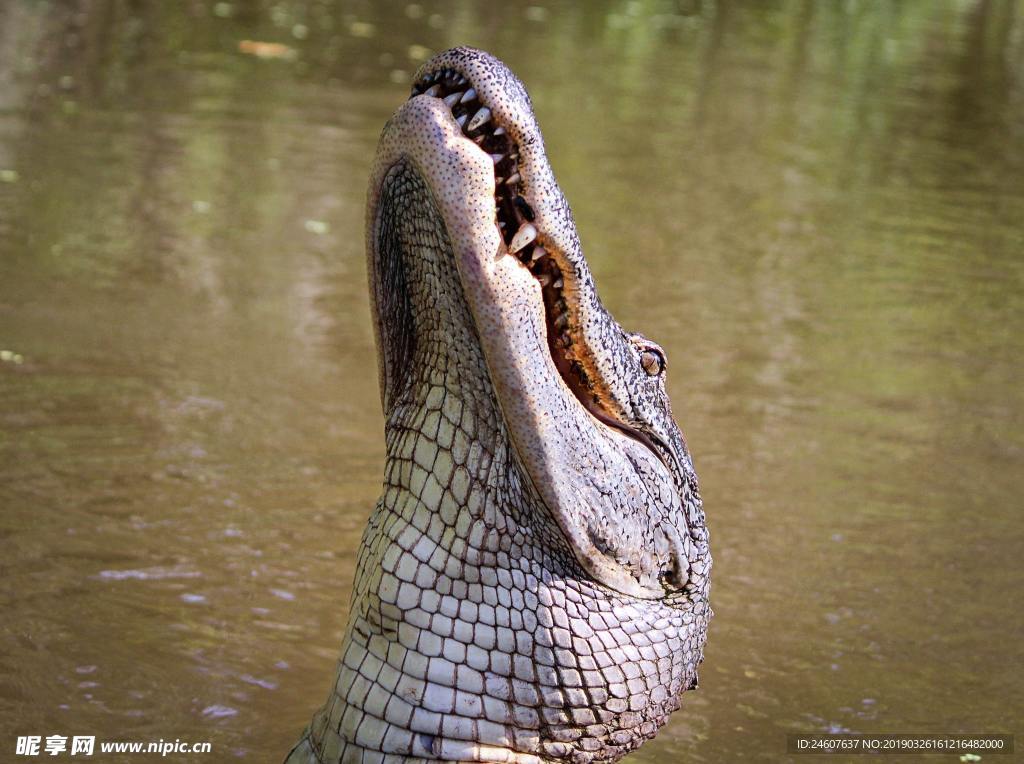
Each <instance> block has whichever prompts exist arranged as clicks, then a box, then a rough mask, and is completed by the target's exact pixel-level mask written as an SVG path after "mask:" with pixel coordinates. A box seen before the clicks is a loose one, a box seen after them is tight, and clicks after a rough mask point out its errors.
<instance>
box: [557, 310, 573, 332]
mask: <svg viewBox="0 0 1024 764" xmlns="http://www.w3.org/2000/svg"><path fill="white" fill-rule="evenodd" d="M554 323H555V328H556V329H558V330H559V331H561V330H562V329H564V328H565V327H566V325H567V324H568V323H569V315H568V314H567V313H560V314H558V315H557V316H555V322H554Z"/></svg>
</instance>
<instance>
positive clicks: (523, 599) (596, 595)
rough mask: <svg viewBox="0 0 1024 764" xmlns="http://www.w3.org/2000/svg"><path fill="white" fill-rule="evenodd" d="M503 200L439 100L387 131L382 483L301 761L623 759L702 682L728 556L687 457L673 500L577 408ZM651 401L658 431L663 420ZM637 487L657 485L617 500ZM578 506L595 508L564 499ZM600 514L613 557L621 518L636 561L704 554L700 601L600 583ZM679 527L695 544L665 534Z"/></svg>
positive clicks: (497, 77)
mask: <svg viewBox="0 0 1024 764" xmlns="http://www.w3.org/2000/svg"><path fill="white" fill-rule="evenodd" d="M456 59H458V61H459V62H460V64H459V65H460V66H462V67H463V68H462V69H460V71H464V72H465V73H466V74H467V76H473V77H479V71H476V70H474V72H475V73H474V74H473V75H471V74H470V72H469V71H468V69H469V68H471V67H472V66H476V67H482V68H483V69H487V70H488V71H490V72H491V74H492V75H493V82H492V84H491V85H490V87H493V89H494V92H497V89H498V88H502V89H503V90H502V92H503V93H504V95H503V96H502V97H503V98H504V99H505V102H504V103H505V106H504V107H503V108H505V109H506V111H509V110H513V109H517V110H519V111H520V112H522V114H526V115H528V117H529V121H530V122H531V123H532V119H533V117H532V112H531V111H530V106H529V101H528V99H527V98H526V95H525V91H524V90H523V89H522V87H521V85H519V83H518V80H515V78H514V77H512V76H511V74H510V73H508V70H507V69H505V68H504V67H503V66H501V65H500V63H497V64H496V61H495V59H493V58H491V57H489V56H485V54H479V53H478V52H474V51H469V50H468V49H459V50H457V51H451V52H448V53H445V54H442V55H441V56H440V57H439V58H438V59H435V60H433V61H432V62H430V63H428V64H427V67H432V66H433V67H438V66H442V65H451V63H452V61H454V60H456ZM439 62H440V63H439ZM488 68H489V69H488ZM473 82H474V84H478V87H480V88H482V87H485V85H480V84H479V83H481V82H483V80H477V79H474V80H473ZM490 97H496V96H493V95H492V96H490ZM493 102H494V101H488V103H493ZM523 124H524V125H525V127H521V128H517V129H519V130H520V132H519V138H520V139H523V140H525V139H527V138H531V134H530V133H529V129H528V128H529V124H526V123H525V122H524V123H523ZM532 129H533V130H534V132H535V135H533V136H532V138H533V142H532V143H530V144H529V145H531V146H536V147H538V149H537V150H538V151H539V154H538V155H537V158H536V159H535V162H537V163H538V165H537V166H538V167H540V163H541V162H543V167H542V168H541V169H539V170H538V171H537V176H536V177H538V178H541V179H543V173H544V172H546V173H547V175H548V176H550V169H549V168H547V164H546V161H545V160H543V148H542V144H541V142H540V134H539V131H536V129H535V124H534V126H533V128H532ZM551 183H552V186H551V188H552V189H553V190H552V191H551V193H557V198H558V199H559V200H560V199H561V192H560V191H558V188H557V185H554V181H553V178H552V179H551ZM493 193H494V179H493V171H492V167H491V162H490V159H488V158H487V156H486V155H484V154H483V152H481V151H480V150H479V148H478V147H476V146H475V145H474V144H473V143H472V142H471V141H470V140H468V139H467V138H465V137H464V136H462V135H461V134H460V132H459V129H458V127H457V125H456V124H455V122H454V120H453V119H452V118H451V115H450V113H448V112H447V111H446V110H445V109H444V106H443V104H442V103H441V102H440V100H439V99H437V98H432V97H429V96H419V97H416V98H413V99H412V100H410V101H409V102H408V103H407V104H406V105H405V106H403V107H402V109H401V110H400V111H399V112H398V113H397V114H396V115H395V117H394V118H393V119H392V120H391V121H390V122H389V124H388V126H387V127H386V129H385V131H384V134H383V135H382V138H381V144H380V147H379V149H378V157H377V162H376V164H375V169H374V172H373V176H372V178H371V184H370V193H369V199H368V210H367V242H368V268H369V275H370V285H371V295H372V301H373V308H374V315H375V322H376V323H375V327H376V332H377V342H378V350H379V359H380V364H381V368H380V371H381V395H382V401H383V405H384V413H385V441H386V466H385V475H384V485H383V489H382V494H381V497H380V499H379V501H378V503H377V505H376V507H375V509H374V510H373V513H372V514H371V516H370V518H369V521H368V523H367V527H366V530H365V532H364V535H363V539H362V543H361V545H360V551H359V559H358V561H357V565H356V578H355V583H354V587H353V593H352V605H351V611H350V617H349V622H348V624H347V626H346V629H345V634H344V640H343V644H342V648H341V658H340V661H339V664H338V668H337V673H336V676H335V680H334V682H333V683H332V685H331V688H330V691H329V693H328V698H327V701H326V703H325V704H324V705H323V707H322V708H321V709H320V710H319V711H318V712H317V713H316V714H315V715H314V717H313V720H312V722H311V724H310V727H309V728H308V730H307V731H306V733H305V734H304V735H303V737H302V738H301V740H300V742H299V743H298V744H297V745H296V747H295V748H294V749H293V751H292V753H291V754H290V756H289V758H288V762H289V763H290V764H298V763H299V762H303V763H305V762H318V763H320V764H326V763H327V762H361V763H363V764H369V763H370V762H373V763H374V764H378V763H382V762H418V761H438V760H442V761H474V762H481V761H507V762H520V763H521V764H533V763H534V762H540V761H571V762H590V761H614V760H616V759H618V758H620V757H622V756H623V755H625V754H626V753H628V752H629V751H631V750H633V749H635V748H636V747H637V746H639V745H640V744H641V743H642V742H643V741H644V740H647V739H649V738H650V737H652V736H653V735H654V734H655V732H656V731H657V729H658V728H659V727H660V726H661V725H662V724H663V723H664V722H665V721H666V720H667V718H668V715H669V714H670V713H671V712H672V711H674V710H675V709H677V708H678V707H679V705H680V697H681V695H682V693H683V691H684V690H686V689H688V688H690V687H692V686H693V685H694V684H695V681H696V672H697V666H698V664H699V663H700V661H701V660H702V650H703V645H704V639H705V634H706V630H707V623H708V619H709V618H710V616H711V611H710V609H709V607H708V603H707V566H708V565H709V564H710V559H709V558H707V561H706V563H705V562H704V557H702V556H701V554H702V553H701V552H700V550H699V549H698V546H697V543H696V541H695V539H705V538H706V536H705V535H704V533H705V532H704V530H703V514H702V512H701V510H700V498H699V494H698V493H697V490H696V482H695V478H694V479H693V482H692V483H691V482H687V481H688V480H689V479H690V478H689V474H690V473H692V466H691V465H690V463H689V456H688V454H686V452H685V446H684V450H683V451H682V452H681V453H682V455H683V456H682V457H680V458H681V461H680V464H681V465H682V466H681V467H679V468H674V469H676V470H677V472H678V473H679V475H681V476H682V477H681V478H679V479H680V480H681V481H682V482H681V483H680V486H681V487H679V488H678V491H676V490H675V489H674V488H673V484H672V483H671V480H670V478H669V477H666V476H668V475H669V472H667V471H666V468H664V467H663V466H662V465H661V462H660V461H659V460H658V459H657V458H656V457H655V456H654V455H652V453H651V452H650V451H649V450H648V449H646V448H645V447H644V446H642V445H641V444H639V442H637V441H635V440H632V439H629V438H627V437H626V436H625V435H622V434H621V433H619V432H618V431H617V430H609V428H607V427H605V426H604V425H601V424H600V423H598V422H596V421H595V420H594V419H593V417H592V416H591V415H590V414H589V413H588V412H587V411H586V410H584V409H583V407H582V406H580V405H579V403H578V401H577V400H576V398H575V397H574V395H573V394H572V392H571V391H569V390H568V389H567V388H566V385H565V384H564V382H562V380H561V378H560V377H559V375H558V371H557V369H556V368H555V366H554V363H553V361H552V359H551V357H550V355H549V353H548V349H547V343H546V338H545V328H544V326H545V324H544V309H543V303H542V302H541V297H540V291H539V287H538V286H537V284H536V282H535V280H534V279H533V277H532V276H531V275H530V273H529V272H528V271H527V270H526V269H525V268H524V267H522V265H521V264H519V263H517V262H516V260H515V258H514V257H511V256H508V255H505V254H504V253H503V245H502V243H501V237H500V234H499V233H498V230H497V227H496V225H495V219H494V206H493ZM562 204H563V206H564V200H562ZM535 207H536V208H537V209H538V219H540V218H541V216H542V215H548V216H550V217H549V219H550V220H558V219H560V218H559V216H560V215H563V214H564V218H561V219H563V220H564V221H567V222H568V227H567V228H566V229H565V235H566V236H567V237H569V238H570V239H571V238H574V237H575V227H574V226H572V224H571V216H569V215H568V207H567V206H564V212H560V211H559V205H558V203H557V202H556V203H553V204H552V205H551V206H550V208H549V207H544V206H540V205H535ZM580 257H582V256H580ZM580 262H581V263H582V262H583V261H582V260H581V261H580ZM582 267H583V268H584V269H585V263H584V264H583V266H582ZM588 278H589V275H588ZM594 299H595V300H596V294H595V297H594ZM609 320H610V317H609ZM615 328H616V330H617V331H618V332H619V335H621V336H622V337H627V341H628V336H627V335H625V333H623V332H622V331H621V330H620V329H618V325H617V324H616V325H615ZM623 373H624V374H632V371H630V370H628V369H624V370H623ZM655 392H656V393H657V391H655ZM657 394H659V395H663V389H662V391H661V392H660V393H657ZM660 400H661V399H660V398H658V399H656V402H660ZM637 405H638V406H639V407H640V409H639V410H638V412H637V413H638V414H639V415H640V416H641V417H644V416H646V417H647V419H644V421H645V422H646V421H648V420H651V421H653V420H654V419H655V418H656V417H657V416H658V414H657V412H656V413H655V414H653V415H648V414H647V413H646V412H645V411H643V410H642V408H643V406H644V405H645V404H643V403H638V404H637ZM665 405H666V406H667V398H665ZM667 416H669V418H671V415H670V412H669V413H668V414H667ZM531 434H532V437H533V441H532V442H531V441H530V436H531ZM679 439H680V443H681V442H682V441H681V435H680V436H679ZM538 465H539V466H538ZM620 470H624V471H623V472H621V475H622V476H626V475H628V474H634V475H637V476H639V477H637V478H636V480H634V481H633V482H630V483H627V482H624V481H625V478H624V477H623V479H622V481H620V482H619V483H616V482H615V481H616V479H617V478H616V476H618V475H620V472H619V471H620ZM629 470H632V471H633V472H632V473H630V472H629ZM648 473H649V474H648ZM673 474H675V473H673ZM595 476H596V477H595ZM545 477H546V478H547V482H552V481H554V482H557V483H558V485H557V488H558V491H556V492H554V493H551V492H546V491H548V488H549V486H548V485H547V484H546V482H545V480H544V478H545ZM602 481H604V482H602ZM645 481H646V482H645ZM651 486H659V488H658V490H657V491H655V493H659V492H662V491H663V492H666V494H665V495H654V494H653V493H652V492H651V489H650V487H651ZM574 496H582V497H584V499H585V500H581V501H580V502H578V503H577V504H575V505H574V506H572V507H570V508H568V509H567V508H566V507H565V506H563V505H562V503H560V502H565V501H566V500H567V497H569V499H571V498H572V497H574ZM594 502H597V503H599V504H600V505H601V506H600V507H598V508H595V509H593V511H601V512H604V513H605V514H606V516H607V518H608V520H609V523H611V524H608V525H606V526H605V527H606V530H607V535H608V538H607V539H605V540H604V541H602V542H601V543H602V544H606V545H608V546H614V544H615V542H616V537H617V536H619V535H622V534H621V533H620V532H619V531H616V530H615V527H613V524H614V522H622V518H621V517H620V515H622V513H623V512H625V513H626V514H627V515H628V517H627V526H628V527H626V530H631V532H635V533H636V539H638V541H637V545H639V546H642V545H643V544H653V545H659V544H661V545H664V544H666V543H676V544H679V545H680V546H682V547H685V549H684V551H683V554H684V556H685V557H686V559H687V560H689V563H690V570H689V571H688V575H690V576H691V579H690V580H691V585H689V586H687V587H686V588H680V589H673V590H666V591H665V593H664V596H661V597H657V598H638V597H634V596H629V595H627V594H623V593H621V591H618V590H616V589H614V588H610V587H608V586H606V585H604V584H603V583H600V582H599V580H595V578H594V576H592V575H591V574H590V573H589V572H588V571H589V568H588V567H587V566H586V565H585V564H583V562H581V553H580V546H579V545H578V543H577V541H578V540H577V539H574V538H573V537H572V534H571V533H567V530H566V522H565V513H566V512H571V513H576V514H578V515H581V516H582V515H586V514H587V513H588V512H589V511H590V510H588V507H591V506H592V505H593V504H594ZM630 502H632V503H630ZM641 510H643V511H641ZM657 512H662V515H657V514H656V513H657ZM645 513H648V514H645ZM691 521H692V524H691ZM581 522H587V520H586V518H585V517H584V518H582V520H581ZM661 525H664V526H666V530H665V533H666V534H668V533H669V529H670V528H677V529H679V532H680V533H681V534H682V536H683V537H684V538H682V539H679V538H673V539H667V536H666V538H664V539H662V538H661V537H657V538H656V534H655V535H651V534H652V530H651V529H652V528H657V527H660V526H661ZM581 527H582V526H581ZM594 527H596V528H597V529H598V531H600V524H598V525H597V526H594ZM624 527H625V526H624ZM644 534H648V535H646V536H645V535H644ZM677 535H678V534H677ZM658 539H660V540H658ZM663 552H664V549H661V550H660V551H659V550H654V552H652V553H653V554H660V553H663ZM627 562H628V561H627ZM638 564H639V563H638Z"/></svg>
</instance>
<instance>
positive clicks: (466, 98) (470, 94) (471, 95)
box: [462, 88, 476, 103]
mask: <svg viewBox="0 0 1024 764" xmlns="http://www.w3.org/2000/svg"><path fill="white" fill-rule="evenodd" d="M475 100H476V91H475V90H473V88H470V89H469V90H467V91H466V92H465V93H464V94H463V95H462V103H469V102H470V101H475Z"/></svg>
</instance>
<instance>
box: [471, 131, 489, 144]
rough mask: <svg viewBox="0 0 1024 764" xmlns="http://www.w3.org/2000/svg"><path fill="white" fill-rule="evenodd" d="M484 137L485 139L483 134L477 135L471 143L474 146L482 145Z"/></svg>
mask: <svg viewBox="0 0 1024 764" xmlns="http://www.w3.org/2000/svg"><path fill="white" fill-rule="evenodd" d="M486 137H487V136H486V135H484V134H483V133H480V135H478V136H477V137H476V138H474V139H473V143H475V144H477V145H478V146H479V145H480V144H482V143H483V142H484V138H486Z"/></svg>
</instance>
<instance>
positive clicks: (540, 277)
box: [537, 273, 551, 287]
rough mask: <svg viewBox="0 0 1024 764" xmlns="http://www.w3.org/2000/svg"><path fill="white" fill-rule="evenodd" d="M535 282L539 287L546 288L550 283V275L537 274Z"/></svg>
mask: <svg viewBox="0 0 1024 764" xmlns="http://www.w3.org/2000/svg"><path fill="white" fill-rule="evenodd" d="M537 281H539V282H540V285H541V286H542V287H544V286H547V285H548V284H550V283H551V274H550V273H538V274H537Z"/></svg>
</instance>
